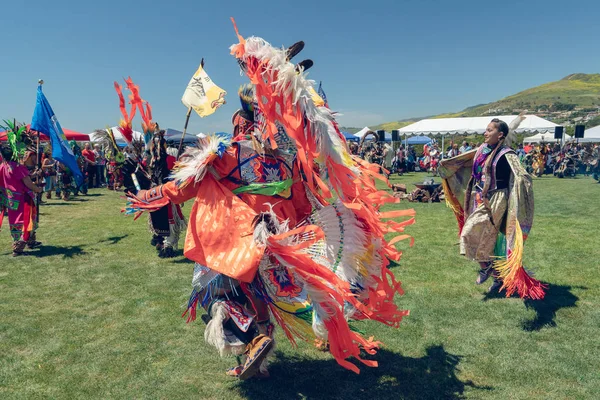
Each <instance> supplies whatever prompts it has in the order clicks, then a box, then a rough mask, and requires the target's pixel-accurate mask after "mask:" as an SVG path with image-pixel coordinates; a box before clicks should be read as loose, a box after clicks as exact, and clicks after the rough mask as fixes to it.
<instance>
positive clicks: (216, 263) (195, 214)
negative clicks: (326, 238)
mask: <svg viewBox="0 0 600 400" xmlns="http://www.w3.org/2000/svg"><path fill="white" fill-rule="evenodd" d="M212 167H213V169H214V171H215V172H216V173H217V175H218V178H220V180H217V178H216V177H215V176H214V175H213V174H212V173H211V172H207V174H206V176H205V177H204V179H203V180H202V181H200V182H198V183H190V184H188V185H183V187H181V188H180V187H178V186H177V184H176V183H175V182H169V183H167V184H165V185H163V186H162V187H161V190H162V194H163V196H164V198H163V199H162V200H156V202H152V204H157V205H158V204H159V203H160V202H166V201H167V199H168V200H170V201H172V202H173V203H175V204H180V203H183V202H185V201H188V200H190V199H192V198H194V197H195V200H194V205H193V206H192V211H191V213H190V220H189V223H188V231H187V234H186V238H185V245H184V250H183V253H184V255H185V256H186V257H187V258H189V259H190V260H193V261H195V262H197V263H200V264H202V265H206V266H207V267H208V268H210V269H212V270H215V271H217V272H219V273H222V274H224V275H227V276H229V277H231V278H234V279H238V280H240V281H242V282H251V281H252V280H253V279H254V275H255V274H256V271H257V269H258V263H259V262H260V259H261V257H262V254H263V252H264V248H263V247H260V246H258V245H257V244H256V243H255V242H254V239H253V236H252V235H253V226H252V225H253V219H254V217H255V216H256V215H257V214H258V213H260V212H263V211H269V209H270V206H269V204H271V205H272V206H273V211H274V212H275V214H276V215H277V216H279V218H281V219H284V220H285V219H289V221H290V226H292V227H293V226H295V225H297V224H298V223H299V222H300V221H302V220H303V219H305V218H306V217H308V216H309V215H310V212H311V209H312V207H311V204H310V202H309V201H308V199H307V197H306V192H305V190H304V185H303V183H302V182H301V181H300V179H299V174H298V169H297V167H294V169H293V176H294V177H295V178H296V179H297V182H295V183H294V185H293V186H292V188H291V196H290V198H289V199H284V198H279V197H271V196H264V195H257V194H249V193H244V194H241V195H239V196H237V195H235V194H234V193H233V192H232V191H233V190H234V189H236V188H237V187H239V185H238V184H236V183H235V182H233V181H232V180H229V179H227V178H225V177H226V176H228V175H229V174H230V173H231V172H232V171H234V172H233V173H232V174H231V177H232V178H234V179H237V180H239V179H241V177H240V175H239V168H238V158H237V147H236V146H233V147H231V148H230V149H228V151H227V152H226V153H225V154H224V155H223V157H222V158H217V159H216V160H215V161H214V162H213V164H212ZM155 189H156V188H155Z"/></svg>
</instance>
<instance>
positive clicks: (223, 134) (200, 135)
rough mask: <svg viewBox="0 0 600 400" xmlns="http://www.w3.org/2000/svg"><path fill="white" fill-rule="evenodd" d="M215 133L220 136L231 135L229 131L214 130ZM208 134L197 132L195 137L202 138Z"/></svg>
mask: <svg viewBox="0 0 600 400" xmlns="http://www.w3.org/2000/svg"><path fill="white" fill-rule="evenodd" d="M215 135H222V136H226V135H231V133H227V132H216V133H215ZM207 136H208V135H207V134H206V133H202V132H200V133H199V134H197V135H196V137H198V138H200V139H202V138H205V137H207Z"/></svg>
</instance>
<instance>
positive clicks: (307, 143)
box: [126, 35, 414, 379]
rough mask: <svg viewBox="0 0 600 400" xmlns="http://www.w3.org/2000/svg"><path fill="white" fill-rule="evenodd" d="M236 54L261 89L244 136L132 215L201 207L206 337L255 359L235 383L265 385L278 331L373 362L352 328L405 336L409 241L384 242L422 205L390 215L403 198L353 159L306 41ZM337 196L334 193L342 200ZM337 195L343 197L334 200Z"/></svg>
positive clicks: (242, 114)
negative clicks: (316, 81) (315, 77)
mask: <svg viewBox="0 0 600 400" xmlns="http://www.w3.org/2000/svg"><path fill="white" fill-rule="evenodd" d="M238 38H239V39H240V42H239V44H236V45H235V46H233V47H232V54H234V55H235V56H236V58H237V59H238V62H239V64H240V65H241V66H242V69H243V71H244V72H245V73H246V74H247V76H248V77H249V78H250V81H251V83H252V86H247V87H243V88H242V89H241V90H240V97H241V100H242V109H241V110H240V111H238V112H236V114H235V115H234V117H233V123H234V136H233V137H231V136H229V135H209V136H207V137H205V138H202V139H200V143H199V147H198V148H188V150H187V151H186V152H185V153H184V154H183V156H182V158H181V159H180V160H179V162H178V164H177V165H176V167H175V171H174V174H173V177H174V180H173V181H171V182H168V183H166V184H164V185H161V186H157V187H154V188H152V189H151V190H148V191H140V192H138V193H137V195H135V196H133V195H132V196H131V197H130V203H129V205H128V207H127V209H126V211H127V212H128V213H132V214H136V216H139V214H140V213H141V212H143V211H154V210H157V209H159V208H160V207H163V206H164V205H166V204H168V203H169V202H174V203H181V202H184V201H188V200H192V199H193V201H194V205H193V206H192V210H191V215H190V221H189V224H188V232H187V236H186V240H185V248H184V255H185V256H186V257H187V258H189V259H191V260H193V261H195V262H196V266H195V269H194V277H193V280H192V285H193V291H192V295H191V297H190V301H189V304H188V311H187V314H189V317H188V320H193V319H194V318H195V316H196V309H197V307H198V305H200V306H202V308H203V309H204V310H206V312H207V315H206V316H203V318H204V319H205V320H206V321H207V322H208V324H207V327H206V331H205V339H206V341H207V342H208V343H210V344H212V345H214V346H215V347H217V348H218V350H219V352H220V353H221V355H226V354H234V355H240V354H242V353H245V354H246V359H245V361H244V362H243V364H242V363H240V365H239V366H237V367H236V368H234V369H232V370H231V371H229V373H230V374H231V375H235V376H239V377H240V378H241V379H247V378H249V377H251V376H255V375H257V376H267V375H268V372H267V369H266V359H267V355H268V353H269V352H270V351H271V350H272V348H273V346H274V341H273V328H274V324H273V323H272V322H276V323H277V324H278V325H279V326H280V327H281V328H282V329H283V331H284V333H285V335H286V336H287V338H288V339H289V340H290V341H291V342H292V343H293V344H296V341H297V340H298V339H301V340H306V341H309V342H315V341H317V340H318V341H319V342H320V343H324V344H325V346H326V348H328V350H329V352H330V353H331V354H332V356H333V357H334V358H335V359H336V361H337V362H338V363H339V364H340V365H342V366H343V367H345V368H348V369H350V370H352V371H355V372H357V373H358V372H359V369H358V367H357V366H356V365H354V364H353V363H351V362H350V361H349V360H348V359H349V358H351V357H354V358H355V359H357V360H359V361H361V362H363V363H364V364H366V365H368V366H376V365H377V363H376V362H375V361H368V360H363V359H362V358H361V356H360V354H361V351H365V352H366V353H369V354H374V353H375V352H376V349H377V347H378V345H379V343H378V342H376V341H374V340H372V339H367V338H365V337H363V336H362V335H361V334H359V333H357V332H355V331H353V330H352V329H350V327H349V325H348V320H349V319H353V320H362V319H371V320H376V321H379V322H382V323H384V324H387V325H390V326H393V327H397V326H398V325H399V323H400V321H401V320H402V318H403V317H404V316H406V315H407V314H408V311H405V310H401V309H399V308H398V306H397V305H396V304H395V303H394V296H395V295H396V294H402V289H401V288H400V283H399V282H398V281H397V280H396V279H395V277H394V275H393V274H392V272H391V271H389V269H388V265H389V259H392V260H395V261H397V260H398V259H399V258H400V252H399V251H397V250H396V249H395V248H394V247H393V243H395V242H396V241H398V240H402V239H408V238H409V237H408V236H407V235H399V236H396V237H395V238H394V239H392V240H391V241H389V242H388V241H386V240H385V238H384V235H385V234H387V233H391V232H402V231H403V229H404V227H405V226H407V225H410V224H412V223H413V222H414V220H413V219H412V218H410V219H408V220H406V221H403V222H396V221H386V222H384V221H383V219H384V218H397V217H405V216H408V217H410V216H413V215H414V211H413V210H396V211H390V212H387V213H383V212H380V211H379V207H380V205H382V204H384V203H396V202H398V199H395V198H394V197H392V196H391V195H389V194H388V193H387V192H383V191H378V190H377V188H376V186H375V181H374V178H378V179H381V180H383V181H385V178H384V177H382V176H381V175H379V173H378V171H379V168H378V166H376V165H371V164H368V163H366V162H364V161H363V160H360V159H359V158H356V157H353V156H352V155H351V154H350V153H349V151H348V148H347V144H346V142H345V140H344V138H343V135H342V134H341V132H340V131H339V128H338V125H337V123H336V121H335V119H334V116H333V113H332V112H331V111H330V110H329V109H328V108H327V107H325V106H324V103H323V101H322V99H320V98H319V96H318V95H317V94H316V92H315V90H314V89H313V85H312V81H308V80H307V79H306V76H305V69H306V68H307V67H308V66H310V65H312V61H309V60H305V61H303V62H301V63H299V64H297V65H294V64H293V63H291V62H290V59H291V58H292V57H293V56H294V55H296V54H297V53H298V52H299V51H300V50H301V49H302V46H303V44H302V43H297V44H296V45H294V46H292V47H291V48H289V49H288V50H284V49H277V48H274V47H272V46H271V45H270V44H268V43H267V42H265V41H264V40H263V39H260V38H255V37H252V38H248V39H243V38H242V37H241V36H239V35H238ZM334 195H335V196H334ZM334 198H335V199H334Z"/></svg>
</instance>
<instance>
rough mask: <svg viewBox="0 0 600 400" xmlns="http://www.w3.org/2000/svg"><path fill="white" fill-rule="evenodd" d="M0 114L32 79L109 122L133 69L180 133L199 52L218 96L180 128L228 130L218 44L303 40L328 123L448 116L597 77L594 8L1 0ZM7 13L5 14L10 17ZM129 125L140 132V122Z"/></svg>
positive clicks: (235, 75) (233, 87)
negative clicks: (218, 102) (120, 85)
mask: <svg viewBox="0 0 600 400" xmlns="http://www.w3.org/2000/svg"><path fill="white" fill-rule="evenodd" d="M2 11H3V15H4V24H3V32H2V34H1V36H0V44H1V46H2V49H3V50H4V55H3V56H4V57H3V59H2V67H0V93H1V96H0V118H13V117H14V118H17V119H18V120H21V121H30V120H31V116H32V113H33V107H34V105H35V89H36V83H37V79H38V78H43V79H44V80H45V82H46V83H45V84H44V92H45V93H46V96H47V97H48V99H49V101H50V103H51V105H52V107H53V108H54V111H55V112H56V114H57V116H58V118H59V120H60V121H61V124H62V125H63V127H65V128H69V129H73V130H77V131H81V132H86V133H88V132H90V131H92V130H93V129H96V128H102V127H104V126H106V125H115V124H116V123H117V122H118V120H119V118H120V113H119V109H118V100H117V96H116V93H115V91H114V88H113V85H112V82H113V81H114V80H120V81H121V82H122V78H123V77H127V76H131V77H132V78H133V80H134V82H135V83H137V84H138V85H139V86H140V93H141V95H142V97H143V98H144V99H146V100H148V101H149V102H150V104H151V105H152V107H153V114H154V119H155V120H156V121H157V122H159V123H160V124H161V126H162V127H171V128H175V129H180V130H181V129H182V128H183V123H184V119H185V113H186V109H185V107H184V106H183V105H182V104H181V101H180V99H181V95H182V94H183V90H184V89H185V86H186V84H187V82H188V81H189V79H190V77H191V75H192V74H193V73H194V71H195V70H196V68H197V67H198V64H199V62H200V59H201V58H202V57H204V58H205V60H206V65H205V68H206V70H207V72H208V73H209V75H210V76H211V78H212V79H213V80H214V81H215V82H216V83H217V84H218V85H219V86H221V87H222V88H224V89H225V90H227V91H228V93H229V94H228V97H227V100H228V104H227V105H226V106H224V107H223V108H222V109H220V110H218V111H217V112H216V113H215V114H213V115H212V116H210V117H208V118H204V119H201V118H199V117H198V116H197V115H195V114H194V115H193V116H192V118H191V121H190V126H189V127H190V130H191V131H192V132H194V133H197V132H211V131H226V130H227V131H228V130H231V114H232V113H233V112H234V111H235V110H236V109H237V108H238V105H239V101H238V98H237V94H236V92H237V88H238V87H239V85H240V84H242V83H244V82H246V79H245V78H244V77H242V76H240V73H239V68H238V67H237V64H236V62H235V60H234V59H233V57H232V56H230V55H229V49H228V48H229V46H230V45H231V44H233V43H234V42H236V37H235V35H234V31H233V28H232V26H231V22H230V20H229V17H230V16H233V17H234V18H235V19H236V21H237V24H238V27H239V29H240V33H241V34H242V35H243V36H252V35H254V36H260V37H263V38H264V39H266V40H267V41H269V42H270V43H272V44H273V45H276V46H282V45H286V46H288V45H290V44H292V43H294V42H296V41H298V40H304V41H305V42H306V47H305V49H304V51H303V52H302V53H301V54H300V56H298V60H300V59H302V58H301V57H303V58H311V59H313V60H314V62H315V65H314V67H313V68H312V69H311V70H310V71H309V77H310V78H311V79H314V80H315V81H317V82H318V81H323V87H324V89H325V91H326V93H327V97H328V100H329V103H330V106H331V107H332V108H333V109H334V110H336V111H339V112H341V113H343V114H344V115H343V116H342V117H340V118H339V119H340V123H341V124H342V125H345V126H355V127H362V126H364V125H375V124H377V123H381V122H388V121H394V120H398V119H402V118H408V117H414V116H424V115H430V114H435V113H441V112H452V111H459V110H462V109H463V108H465V107H467V106H471V105H475V104H480V103H486V102H489V101H494V100H497V99H499V98H502V97H505V96H507V95H511V94H514V93H516V92H518V91H520V90H524V89H527V88H529V87H532V86H536V85H539V84H542V83H545V82H549V81H553V80H558V79H560V78H562V77H564V76H566V75H568V74H571V73H575V72H584V73H598V72H600V52H598V51H597V50H598V38H599V37H600V33H599V31H598V19H599V17H600V2H598V1H597V0H590V1H577V0H574V1H570V2H565V1H555V0H546V1H538V0H533V1H513V0H509V1H502V2H500V1H494V2H489V1H481V0H480V1H470V0H469V1H460V0H457V1H452V2H450V1H432V0H421V1H401V0H400V1H383V0H371V1H356V0H347V1H344V2H337V1H336V2H334V1H327V0H321V1H313V0H305V1H301V2H298V1H296V2H283V1H260V0H258V1H254V2H251V1H243V2H242V1H224V0H223V1H211V2H206V1H200V0H196V1H189V0H173V1H165V2H151V1H127V0H121V1H114V0H104V1H101V2H87V1H56V0H55V1H40V0H30V1H12V2H8V3H7V4H5V5H3V10H2ZM11 20H14V21H17V22H15V23H12V22H10V21H11ZM136 118H137V119H136V120H135V121H134V125H135V128H136V129H139V124H140V120H139V116H138V117H136Z"/></svg>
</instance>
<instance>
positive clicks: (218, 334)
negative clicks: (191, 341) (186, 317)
mask: <svg viewBox="0 0 600 400" xmlns="http://www.w3.org/2000/svg"><path fill="white" fill-rule="evenodd" d="M211 314H212V318H211V320H210V321H209V322H208V324H206V329H205V330H204V340H205V341H206V343H208V344H210V345H212V346H214V347H216V348H217V350H218V351H219V354H220V355H221V357H225V356H226V355H240V354H243V353H244V351H245V350H246V346H245V345H244V343H243V342H241V341H240V340H238V339H235V340H234V341H230V340H229V339H228V338H227V335H226V334H225V329H224V327H223V324H224V323H225V322H227V320H228V319H229V313H228V311H227V308H226V307H225V306H224V305H223V304H221V303H219V302H216V303H215V304H213V306H212V309H211Z"/></svg>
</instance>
